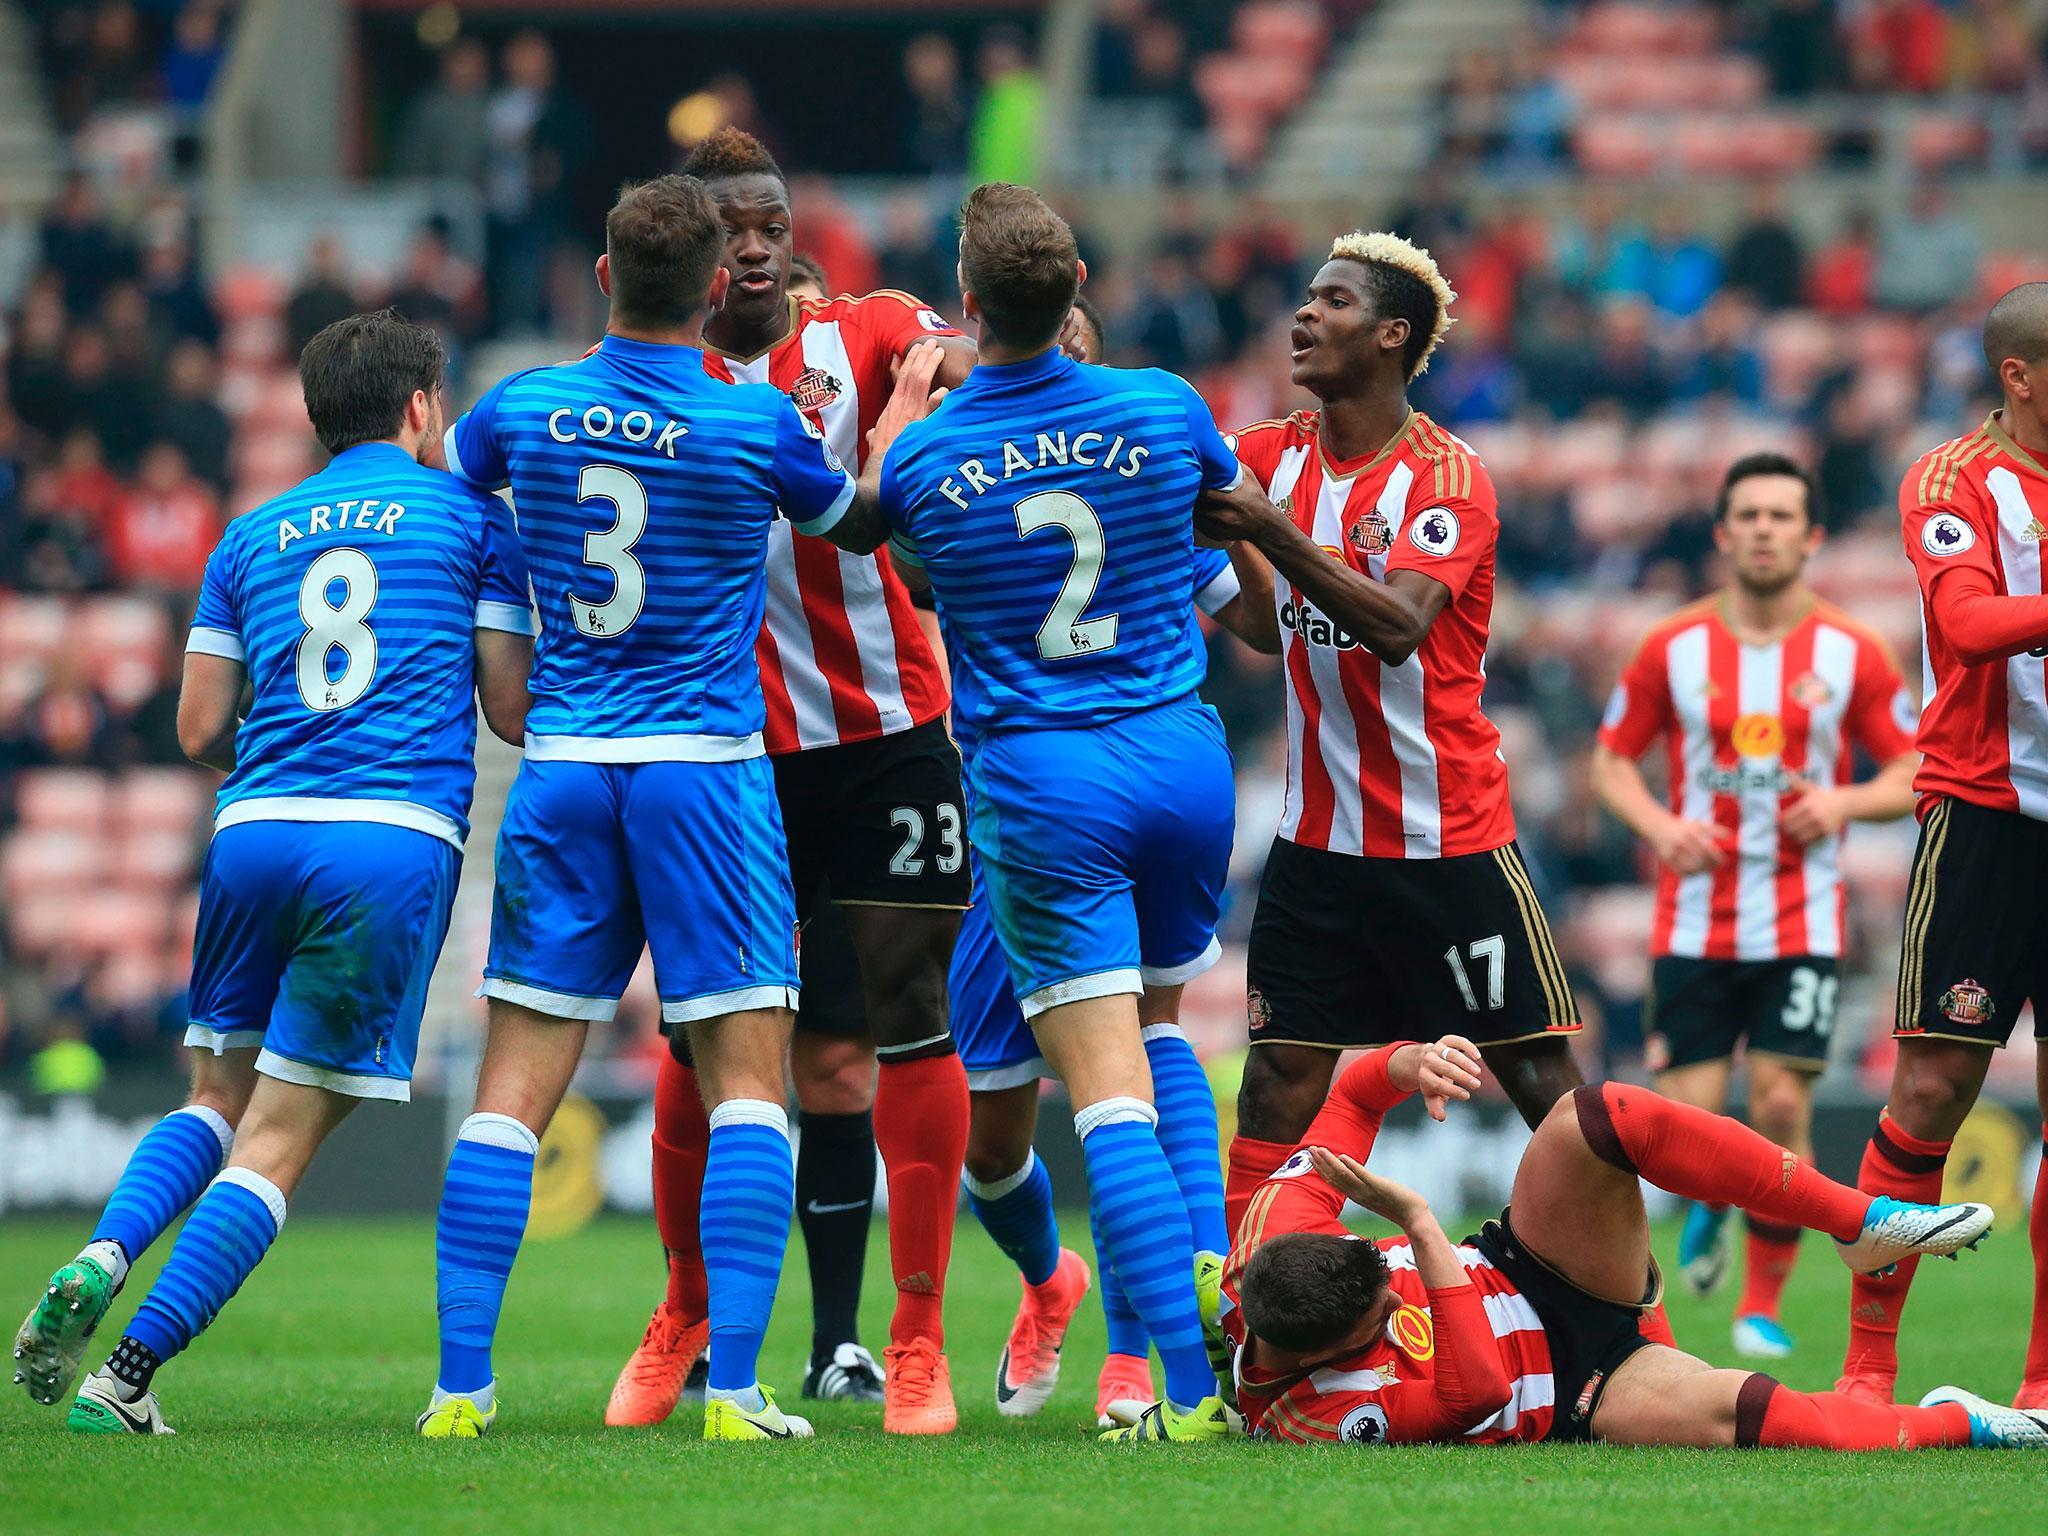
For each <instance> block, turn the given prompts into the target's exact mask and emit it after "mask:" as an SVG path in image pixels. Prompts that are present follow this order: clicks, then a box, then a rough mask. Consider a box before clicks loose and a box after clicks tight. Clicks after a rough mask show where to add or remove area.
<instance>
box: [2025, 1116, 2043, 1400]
mask: <svg viewBox="0 0 2048 1536" xmlns="http://www.w3.org/2000/svg"><path fill="white" fill-rule="evenodd" d="M2027 1238H2028V1240H2029V1241H2030V1242H2032V1243H2033V1245H2034V1331H2033V1333H2032V1334H2030V1335H2029V1336H2028V1339H2027V1374H2026V1375H2025V1377H2024V1378H2022V1379H2023V1380H2025V1381H2027V1382H2030V1383H2031V1382H2041V1381H2048V1126H2044V1127H2043V1128H2042V1132H2041V1171H2040V1172H2039V1173H2037V1174H2035V1175H2034V1211H2033V1214H2032V1215H2031V1216H2029V1217H2028V1218H2027Z"/></svg>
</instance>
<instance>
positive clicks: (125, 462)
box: [62, 325, 153, 470]
mask: <svg viewBox="0 0 2048 1536" xmlns="http://www.w3.org/2000/svg"><path fill="white" fill-rule="evenodd" d="M62 398H63V402H64V425H65V426H66V427H72V426H88V427H91V428H92V429H93V431H94V432H96V433H98V434H99V439H100V442H101V443H102V444H104V445H105V447H106V450H107V461H108V462H109V463H110V464H112V465H113V466H114V468H115V469H116V470H127V469H130V468H133V467H134V464H135V461H136V459H137V457H138V456H139V455H140V454H141V452H142V446H143V443H144V441H145V440H146V439H147V436H148V433H149V413H150V408H151V406H152V404H153V402H152V401H151V399H150V385H149V380H148V379H147V378H146V377H141V376H138V375H136V374H135V373H133V372H130V371H126V370H117V369H116V368H115V367H114V356H113V353H112V351H111V350H110V349H109V347H108V346H107V336H106V332H104V331H103V330H101V329H100V328H99V327H98V326H96V325H77V326H73V327H72V329H71V334H70V335H69V336H68V337H66V339H65V342H64V384H63V396H62Z"/></svg>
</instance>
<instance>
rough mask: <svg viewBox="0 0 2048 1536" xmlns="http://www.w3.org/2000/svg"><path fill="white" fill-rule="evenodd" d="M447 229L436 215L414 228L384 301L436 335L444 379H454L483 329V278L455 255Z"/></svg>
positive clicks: (442, 219)
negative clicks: (445, 372)
mask: <svg viewBox="0 0 2048 1536" xmlns="http://www.w3.org/2000/svg"><path fill="white" fill-rule="evenodd" d="M452 233H453V231H452V230H451V229H450V228H449V225H448V221H447V220H446V219H445V218H442V217H441V216H439V215H438V214H437V215H435V216H434V217H433V218H430V219H428V220H427V222H426V223H424V224H422V225H421V226H420V227H419V229H418V230H416V231H415V232H414V234H413V237H412V243H411V244H410V245H408V246H407V247H406V251H405V266H404V268H403V269H402V270H401V271H400V272H399V274H398V281H397V283H396V285H395V286H394V287H393V288H392V290H391V296H390V299H389V301H388V302H389V303H390V304H391V307H392V308H394V309H396V310H397V311H398V312H399V313H400V314H402V315H404V316H405V317H406V319H408V320H414V321H417V322H418V323H419V324H421V325H424V326H427V327H428V328H430V329H431V330H432V331H433V332H434V333H435V334H436V335H437V336H439V337H440V338H441V346H442V348H443V350H444V351H446V352H447V354H448V374H449V377H450V378H452V379H458V380H459V379H460V378H461V376H462V362H463V358H464V355H465V354H466V352H467V351H468V348H469V346H470V344H471V343H472V342H474V341H475V340H476V338H477V337H478V336H479V335H481V334H482V333H483V323H484V279H483V273H482V272H480V271H478V270H477V265H476V263H475V262H473V261H468V260H465V259H464V258H463V257H461V256H459V255H457V254H456V251H455V247H454V245H453V244H452V243H451V240H450V236H451V235H452Z"/></svg>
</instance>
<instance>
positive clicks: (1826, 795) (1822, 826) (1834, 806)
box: [1778, 784, 1849, 846]
mask: <svg viewBox="0 0 2048 1536" xmlns="http://www.w3.org/2000/svg"><path fill="white" fill-rule="evenodd" d="M1848 820H1849V813H1848V808H1847V807H1846V806H1845V805H1844V804H1843V803H1842V795H1841V792H1840V791H1839V790H1836V789H1832V788H1830V787H1828V786H1826V785H1821V784H1809V785H1807V786H1806V787H1805V788H1804V789H1802V790H1801V791H1800V792H1799V797H1798V798H1797V799H1796V800H1794V801H1793V802H1792V803H1791V804H1790V805H1788V806H1786V807H1785V811H1784V814H1783V815H1781V816H1780V817H1779V818H1778V825H1779V826H1780V827H1781V828H1783V830H1784V833H1785V835H1786V836H1787V837H1789V838H1791V839H1792V841H1793V842H1795V843H1799V844H1801V845H1802V846H1803V845H1805V844H1807V843H1817V842H1819V841H1820V840H1821V839H1822V838H1826V837H1833V836H1834V835H1835V834H1836V833H1837V832H1839V831H1841V830H1842V828H1843V826H1844V825H1845V824H1846V823H1847V822H1848Z"/></svg>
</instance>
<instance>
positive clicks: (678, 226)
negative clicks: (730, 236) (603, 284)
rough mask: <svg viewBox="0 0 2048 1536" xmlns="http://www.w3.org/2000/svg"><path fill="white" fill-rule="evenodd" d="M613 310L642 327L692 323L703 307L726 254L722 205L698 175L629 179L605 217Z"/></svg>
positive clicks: (665, 326) (626, 320) (666, 327)
mask: <svg viewBox="0 0 2048 1536" xmlns="http://www.w3.org/2000/svg"><path fill="white" fill-rule="evenodd" d="M604 243H605V250H606V252H607V253H608V254H609V255H610V256H611V272H612V313H613V315H614V317H615V318H616V319H618V320H620V321H622V322H624V323H625V324H626V325H628V326H631V327H634V328H636V329H639V328H644V329H647V330H666V329H672V328H674V327H676V326H680V325H685V324H687V323H688V322H689V320H690V319H691V317H692V316H694V315H695V314H696V313H697V311H698V310H700V309H702V308H703V307H704V303H705V300H706V298H707V297H708V296H709V294H710V292H711V274H712V273H714V272H716V271H717V270H718V264H719V262H720V260H721V259H723V257H724V254H725V229H724V227H723V226H722V225H721V224H720V223H719V221H718V205H717V204H715V203H713V202H712V201H711V196H710V194H709V193H707V192H706V191H705V190H704V183H703V182H701V181H699V180H697V178H696V177H694V176H656V177H655V178H654V179H653V180H651V181H640V182H628V183H626V185H625V186H623V187H621V188H620V189H619V200H618V201H617V202H615V203H613V204H612V211H611V212H610V213H608V214H607V215H605V221H604Z"/></svg>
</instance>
